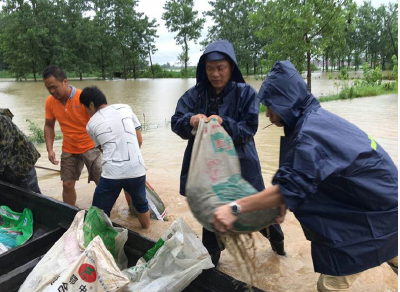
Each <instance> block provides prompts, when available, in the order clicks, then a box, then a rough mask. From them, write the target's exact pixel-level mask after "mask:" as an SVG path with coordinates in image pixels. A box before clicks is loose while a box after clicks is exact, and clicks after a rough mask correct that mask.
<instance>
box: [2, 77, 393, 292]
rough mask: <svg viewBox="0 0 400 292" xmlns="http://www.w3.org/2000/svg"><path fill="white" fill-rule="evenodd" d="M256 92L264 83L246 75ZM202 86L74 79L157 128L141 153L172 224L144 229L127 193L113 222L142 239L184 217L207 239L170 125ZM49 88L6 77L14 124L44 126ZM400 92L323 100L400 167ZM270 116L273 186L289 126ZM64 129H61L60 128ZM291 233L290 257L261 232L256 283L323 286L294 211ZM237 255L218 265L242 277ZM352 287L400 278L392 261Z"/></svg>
mask: <svg viewBox="0 0 400 292" xmlns="http://www.w3.org/2000/svg"><path fill="white" fill-rule="evenodd" d="M327 78H328V77H327V74H321V73H318V74H313V81H312V82H313V84H312V88H313V93H314V95H316V96H319V95H321V94H324V95H326V94H330V93H335V91H336V90H337V89H336V87H335V85H334V82H335V80H328V79H327ZM247 81H248V83H250V84H251V85H252V86H253V87H254V88H255V89H256V90H258V89H259V88H260V85H261V82H262V80H255V79H253V78H248V79H247ZM194 83H195V79H155V80H152V79H144V80H127V81H125V80H116V81H97V80H85V81H82V82H80V81H71V82H70V84H72V85H74V86H76V87H78V88H83V87H85V86H88V85H97V86H98V87H99V88H101V89H102V90H103V91H104V93H105V94H106V96H107V98H108V101H109V103H127V104H129V105H130V106H131V107H132V108H133V110H134V112H135V113H136V115H137V116H138V118H139V119H140V121H141V122H142V123H144V122H146V123H147V124H148V125H149V128H150V130H147V131H144V133H143V145H142V152H143V157H144V159H145V161H146V167H147V180H148V181H149V183H150V184H151V185H152V186H153V188H154V189H155V190H156V192H157V193H158V195H159V196H160V197H161V198H162V200H163V201H164V203H165V205H166V206H167V210H168V216H167V220H168V221H166V222H161V221H155V220H152V224H151V227H150V229H149V230H142V229H141V228H140V224H139V222H138V221H137V219H136V218H132V215H130V214H129V211H128V207H127V206H126V203H125V199H124V197H123V196H120V198H119V199H118V201H117V203H116V206H115V207H114V208H113V211H112V213H111V219H112V220H113V221H114V222H116V223H118V224H121V225H123V226H126V227H127V228H130V229H132V230H134V231H136V232H139V233H140V234H142V235H143V236H146V237H148V238H152V239H154V240H157V239H158V238H159V237H160V236H161V235H162V234H163V233H164V231H165V230H166V229H167V228H168V227H169V225H170V224H171V222H172V221H173V220H175V219H177V218H178V217H183V218H184V219H185V221H186V222H187V223H188V225H189V226H190V227H191V228H192V229H193V230H194V231H195V232H196V233H197V234H198V235H199V236H201V226H200V224H199V223H197V221H196V219H195V218H194V217H193V216H192V214H191V212H190V211H189V208H188V206H187V203H186V199H185V198H184V197H182V196H180V195H179V175H180V167H181V162H182V156H183V151H184V149H185V146H186V141H184V140H182V139H180V138H179V137H178V136H177V135H175V134H174V133H172V131H171V130H170V124H169V121H170V119H171V116H172V114H173V113H174V110H175V107H176V103H177V101H178V99H179V97H180V96H181V95H182V94H183V93H184V92H185V91H186V90H187V89H189V88H190V87H191V86H193V85H194ZM47 95H48V93H47V91H46V89H45V87H44V86H43V84H42V83H41V82H37V83H35V82H23V83H19V82H18V83H16V82H0V107H5V108H10V110H11V111H12V112H13V114H14V115H15V117H14V119H13V120H14V122H15V123H16V124H17V125H18V126H19V127H20V128H21V129H22V130H23V131H24V132H25V133H28V124H27V123H26V122H25V120H26V119H30V120H32V121H33V122H35V123H36V124H37V125H39V126H40V127H43V125H44V101H45V98H46V97H47ZM397 105H398V96H397V94H392V95H385V96H379V97H367V98H359V99H353V100H344V101H333V102H329V103H323V104H322V106H323V107H324V108H326V109H327V110H329V111H331V112H333V113H335V114H337V115H339V116H342V117H344V118H345V119H347V120H349V121H351V122H353V123H354V124H356V125H357V126H358V127H360V128H361V129H362V130H364V131H365V132H366V133H368V134H370V135H372V136H373V137H374V139H375V140H376V141H377V142H378V143H380V144H381V145H382V147H383V148H385V149H386V150H387V152H388V153H389V155H390V156H391V157H392V159H393V160H394V161H395V163H396V165H397V159H398V150H397V145H398V143H397V139H398V129H397V125H398V112H397V108H398V106H397ZM268 124H269V121H268V119H267V118H266V117H265V116H260V127H259V131H258V133H257V135H256V137H255V140H256V145H257V150H258V153H259V156H260V161H261V165H262V173H263V176H264V180H265V183H266V185H269V184H270V182H271V179H272V176H273V174H274V172H275V170H276V169H277V166H278V153H279V140H280V136H281V135H282V129H280V128H277V127H275V126H271V127H268V128H266V129H265V130H262V128H264V127H265V126H266V125H268ZM57 127H58V126H57ZM37 148H38V150H39V151H40V153H41V154H42V157H41V158H40V159H39V161H38V163H37V165H38V166H42V167H47V168H52V169H54V170H53V171H51V170H45V169H39V168H38V169H37V171H38V176H39V184H40V187H41V189H42V192H43V193H44V194H45V195H47V196H51V197H54V198H56V199H59V200H61V198H62V190H61V181H60V178H59V173H58V169H59V166H54V165H52V164H51V163H50V162H49V161H48V160H47V152H46V147H45V145H44V144H39V145H37ZM55 151H56V155H58V156H59V155H60V154H61V141H56V142H55ZM86 178H87V172H86V171H84V172H83V175H82V177H81V180H80V181H78V182H77V184H76V188H77V194H78V199H77V205H78V207H80V208H84V209H87V208H89V206H90V205H91V200H92V196H93V191H94V188H95V185H94V184H93V183H91V184H87V179H86ZM282 229H283V230H284V233H285V244H286V250H287V254H288V255H287V256H286V257H279V256H277V255H276V254H274V253H273V252H272V250H271V248H270V246H269V242H268V241H267V240H265V239H264V238H263V237H261V236H259V235H258V233H257V234H255V238H256V248H257V250H256V256H257V263H256V264H257V267H258V270H259V275H258V276H259V277H258V278H260V281H259V283H257V286H258V287H260V288H262V289H264V290H266V291H269V292H272V291H278V292H279V291H296V292H297V291H300V292H301V291H304V292H306V291H307V292H308V291H316V288H315V283H316V280H317V278H318V274H315V273H314V271H313V266H312V260H311V256H310V243H309V242H308V241H306V239H305V237H304V235H303V232H302V230H301V227H300V226H299V224H298V222H297V221H296V219H295V218H294V216H293V214H292V213H289V214H288V215H287V218H286V220H285V222H284V223H283V224H282ZM234 266H235V264H234V260H233V259H232V257H231V256H230V255H229V254H228V253H227V252H224V253H222V257H221V261H220V265H219V267H218V268H219V269H220V270H222V271H223V272H225V273H228V274H230V275H232V276H234V277H237V278H239V279H240V278H241V276H240V275H238V274H237V272H236V269H235V267H234ZM352 291H358V292H361V291H363V292H364V291H397V277H396V276H395V275H394V274H393V272H392V271H391V269H390V268H389V266H387V265H382V266H381V267H379V268H375V269H371V270H369V271H367V272H365V273H363V274H362V275H361V276H360V277H359V278H358V279H357V281H356V282H355V283H354V285H353V287H352Z"/></svg>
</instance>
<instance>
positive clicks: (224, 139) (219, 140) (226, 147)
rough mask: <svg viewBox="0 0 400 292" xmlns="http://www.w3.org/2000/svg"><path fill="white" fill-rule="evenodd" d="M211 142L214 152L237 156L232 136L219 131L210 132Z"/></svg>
mask: <svg viewBox="0 0 400 292" xmlns="http://www.w3.org/2000/svg"><path fill="white" fill-rule="evenodd" d="M211 142H212V146H213V148H214V151H215V152H216V153H219V152H226V153H228V155H231V156H237V154H236V150H235V146H234V145H233V142H232V138H231V137H229V136H227V135H224V134H223V133H221V132H217V133H215V134H211Z"/></svg>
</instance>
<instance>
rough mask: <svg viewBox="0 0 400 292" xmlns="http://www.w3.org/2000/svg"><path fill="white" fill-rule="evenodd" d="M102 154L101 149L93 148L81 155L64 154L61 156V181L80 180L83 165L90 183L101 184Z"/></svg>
mask: <svg viewBox="0 0 400 292" xmlns="http://www.w3.org/2000/svg"><path fill="white" fill-rule="evenodd" d="M101 162H102V154H101V151H100V150H99V149H96V148H92V149H89V150H88V151H86V152H84V153H81V154H71V153H68V152H63V153H62V154H61V180H62V181H68V180H79V177H80V176H81V173H82V169H83V165H86V168H87V170H88V174H89V176H88V183H89V182H90V181H94V182H95V183H96V184H97V183H98V182H99V179H100V176H101Z"/></svg>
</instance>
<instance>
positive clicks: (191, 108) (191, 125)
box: [171, 88, 206, 139]
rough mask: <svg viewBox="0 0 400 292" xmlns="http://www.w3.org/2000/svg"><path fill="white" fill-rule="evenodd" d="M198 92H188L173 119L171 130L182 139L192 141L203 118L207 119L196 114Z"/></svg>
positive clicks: (193, 90) (178, 105) (192, 90)
mask: <svg viewBox="0 0 400 292" xmlns="http://www.w3.org/2000/svg"><path fill="white" fill-rule="evenodd" d="M197 97H198V92H197V90H195V89H193V88H192V89H190V90H188V91H187V92H186V93H185V94H184V95H183V96H182V97H181V98H180V99H179V100H178V104H177V106H176V110H175V114H174V115H173V116H172V117H171V130H172V131H173V132H174V133H176V134H177V135H179V136H180V137H181V138H182V139H190V138H191V137H192V136H193V135H192V130H193V129H197V126H198V124H199V122H200V119H201V118H204V119H205V118H206V116H205V115H203V114H196V113H195V111H196V110H195V107H196V98H197Z"/></svg>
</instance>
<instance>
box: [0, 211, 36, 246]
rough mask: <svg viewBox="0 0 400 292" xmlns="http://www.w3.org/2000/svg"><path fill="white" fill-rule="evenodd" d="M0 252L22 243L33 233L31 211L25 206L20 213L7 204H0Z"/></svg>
mask: <svg viewBox="0 0 400 292" xmlns="http://www.w3.org/2000/svg"><path fill="white" fill-rule="evenodd" d="M0 217H1V220H0V222H2V223H1V225H0V254H1V253H3V252H6V251H7V250H10V249H13V248H15V247H17V246H20V245H22V244H24V243H25V242H26V241H27V240H28V239H29V238H31V236H32V234H33V215H32V211H31V210H29V209H27V208H25V209H24V211H23V212H22V213H18V212H14V211H12V210H11V209H10V208H9V207H7V206H0Z"/></svg>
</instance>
